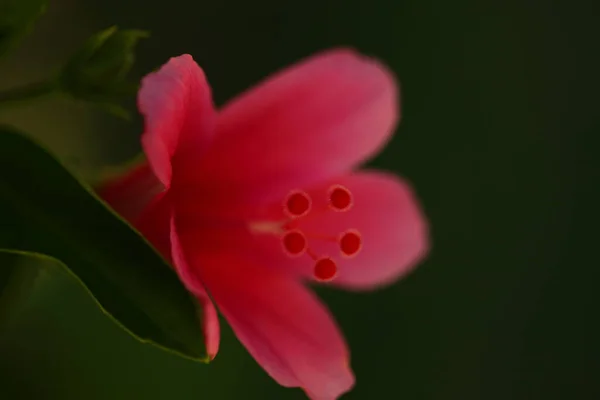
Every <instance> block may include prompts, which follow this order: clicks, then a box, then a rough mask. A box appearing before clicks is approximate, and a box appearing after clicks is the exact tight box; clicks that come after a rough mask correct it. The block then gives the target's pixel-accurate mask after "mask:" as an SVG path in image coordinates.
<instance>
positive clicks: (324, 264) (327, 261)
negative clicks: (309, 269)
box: [314, 258, 337, 282]
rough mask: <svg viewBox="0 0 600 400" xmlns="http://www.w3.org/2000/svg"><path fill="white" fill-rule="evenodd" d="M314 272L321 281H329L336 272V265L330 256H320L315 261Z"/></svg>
mask: <svg viewBox="0 0 600 400" xmlns="http://www.w3.org/2000/svg"><path fill="white" fill-rule="evenodd" d="M314 274H315V278H316V279H317V280H319V281H321V282H327V281H330V280H332V279H333V278H335V276H336V274H337V265H336V263H335V261H333V260H332V259H331V258H321V259H319V260H318V261H317V262H316V263H315V269H314Z"/></svg>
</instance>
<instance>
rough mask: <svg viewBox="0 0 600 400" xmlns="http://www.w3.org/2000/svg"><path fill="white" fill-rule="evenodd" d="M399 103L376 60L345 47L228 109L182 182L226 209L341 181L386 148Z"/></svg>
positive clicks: (296, 68) (303, 64) (263, 86)
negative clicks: (343, 175)
mask: <svg viewBox="0 0 600 400" xmlns="http://www.w3.org/2000/svg"><path fill="white" fill-rule="evenodd" d="M397 97H398V96H397V87H396V83H395V80H394V78H393V76H392V74H391V73H390V71H389V70H387V69H386V68H385V67H384V66H383V65H382V64H380V63H379V62H377V61H375V60H372V59H369V58H366V57H363V56H361V55H359V54H357V53H355V52H353V51H351V50H345V49H342V50H333V51H328V52H324V53H321V54H318V55H316V56H313V57H311V58H308V59H307V60H305V61H303V62H301V63H299V64H297V65H295V66H292V67H290V68H287V69H285V70H283V71H281V72H279V73H277V74H275V75H274V76H273V77H271V78H270V79H268V80H266V81H265V82H263V83H262V84H259V85H258V86H257V87H255V88H253V89H251V90H249V91H248V92H246V93H244V94H242V95H241V96H239V97H238V98H236V99H234V100H233V101H232V102H230V103H229V104H227V105H226V106H225V107H224V108H223V110H222V111H220V113H219V117H218V123H217V134H216V136H215V139H214V141H213V142H212V143H211V148H210V151H208V152H207V153H206V154H205V156H204V157H203V158H202V159H201V160H199V163H198V166H197V168H195V169H193V170H187V171H186V174H187V176H186V178H185V179H186V180H189V181H195V182H198V181H199V182H201V185H202V187H203V188H205V189H207V190H206V192H205V196H206V195H210V194H213V195H214V198H215V201H214V203H215V204H223V201H228V200H229V202H231V203H233V202H235V201H236V199H239V198H243V199H244V201H245V202H251V201H252V200H253V199H256V198H257V197H258V198H260V200H261V201H264V200H265V196H271V197H277V196H281V195H282V193H281V190H282V188H283V187H288V186H289V185H296V186H304V185H307V184H310V183H313V182H315V181H318V180H322V179H327V178H330V177H332V176H337V175H339V174H341V173H343V172H344V171H347V170H349V169H350V168H351V167H353V166H355V165H357V164H359V163H362V162H363V161H365V160H366V159H367V158H369V157H371V156H373V155H374V154H376V153H377V152H379V150H380V149H381V148H382V147H383V146H384V145H385V143H386V142H387V140H388V139H389V138H390V136H391V134H392V132H393V129H394V127H395V125H396V122H397V119H398V108H399V106H398V98H397ZM207 201H208V200H207Z"/></svg>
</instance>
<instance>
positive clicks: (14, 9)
mask: <svg viewBox="0 0 600 400" xmlns="http://www.w3.org/2000/svg"><path fill="white" fill-rule="evenodd" d="M47 5H48V0H0V55H4V54H5V53H7V52H8V51H9V50H11V49H12V48H13V47H15V45H16V44H17V43H18V42H19V40H20V39H21V38H22V37H23V36H25V35H26V34H27V33H29V32H30V31H31V30H32V29H33V25H34V23H35V21H36V20H37V19H38V18H39V17H40V16H41V15H42V14H43V13H44V11H46V7H47Z"/></svg>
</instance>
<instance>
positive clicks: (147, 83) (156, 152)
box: [138, 54, 216, 188]
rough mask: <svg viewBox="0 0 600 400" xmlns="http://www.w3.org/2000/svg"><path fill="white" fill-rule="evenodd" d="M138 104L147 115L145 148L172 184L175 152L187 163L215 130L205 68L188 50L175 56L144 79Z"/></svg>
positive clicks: (155, 167) (160, 175) (156, 170)
mask: <svg viewBox="0 0 600 400" xmlns="http://www.w3.org/2000/svg"><path fill="white" fill-rule="evenodd" d="M138 107H139V110H140V112H141V113H142V114H143V116H144V119H145V132H144V135H143V136H142V146H143V148H144V152H145V153H146V156H147V157H148V161H149V162H150V166H151V167H152V170H153V171H154V173H155V174H156V176H157V177H158V179H159V180H160V181H161V182H162V184H163V185H164V186H165V187H167V188H168V187H169V186H170V184H171V176H172V159H173V157H174V156H175V154H176V153H177V162H178V163H182V164H183V165H184V166H186V161H187V160H189V159H190V158H191V159H192V160H195V157H197V156H198V155H199V154H201V152H203V151H204V150H205V148H206V145H207V142H208V141H210V139H211V138H212V135H213V133H214V127H215V123H216V111H215V109H214V106H213V103H212V98H211V90H210V87H209V86H208V83H207V82H206V78H205V76H204V72H202V69H200V67H199V66H198V64H196V63H195V62H194V60H193V58H192V57H191V56H190V55H188V54H184V55H182V56H179V57H173V58H171V59H170V60H169V61H168V62H167V63H166V64H165V65H163V66H162V67H161V68H160V69H159V70H158V71H157V72H153V73H150V74H148V75H147V76H146V77H145V78H144V79H143V80H142V84H141V89H140V91H139V94H138Z"/></svg>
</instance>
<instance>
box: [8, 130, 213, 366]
mask: <svg viewBox="0 0 600 400" xmlns="http://www.w3.org/2000/svg"><path fill="white" fill-rule="evenodd" d="M0 221H2V223H1V224H0V248H1V249H12V250H18V251H21V252H31V253H37V254H38V256H36V257H40V256H39V255H45V256H47V257H52V258H54V259H56V260H60V262H61V263H63V264H64V265H65V266H66V267H67V268H68V269H69V270H70V271H71V272H72V273H73V274H74V275H75V276H76V277H77V278H78V279H79V280H80V281H81V283H82V284H83V285H85V287H86V288H87V289H88V290H89V292H90V293H91V295H92V296H94V298H95V299H96V300H97V302H98V304H99V305H100V306H101V307H102V309H103V310H104V311H105V312H106V313H107V314H108V315H110V316H111V317H112V318H114V319H115V321H116V322H118V323H119V324H120V325H121V326H122V327H123V328H124V329H126V330H127V331H129V332H130V333H131V334H133V335H134V336H136V337H138V338H139V339H140V340H142V341H147V342H152V343H154V344H156V345H159V346H161V347H164V348H167V349H171V350H173V351H175V352H178V353H180V354H181V355H184V356H187V357H191V358H194V359H197V360H202V361H207V357H206V352H205V348H204V341H203V335H202V329H201V326H200V323H199V318H198V312H199V310H198V308H197V307H196V306H197V305H196V303H195V301H194V299H193V298H192V297H191V296H190V294H189V293H188V292H187V290H186V289H185V288H184V286H183V285H182V284H181V282H180V281H179V279H178V277H177V275H176V274H175V272H174V271H173V270H172V269H171V268H170V267H169V266H168V264H167V263H166V262H165V261H164V259H162V258H161V257H160V255H159V254H158V253H157V252H156V251H155V250H154V249H153V248H152V247H151V246H150V245H149V244H148V242H147V241H146V240H145V239H144V238H143V237H142V236H141V235H140V234H139V233H138V232H136V231H135V230H133V229H132V228H131V227H130V226H129V225H128V224H127V223H126V222H125V221H123V220H122V219H121V218H120V217H118V216H117V215H116V214H115V213H114V212H113V211H112V210H111V209H110V208H108V207H107V206H106V205H105V204H104V203H103V202H102V201H101V200H100V199H99V198H98V197H97V196H96V195H95V194H94V193H93V191H91V190H90V189H89V188H87V187H86V186H85V185H84V184H82V183H81V182H80V181H78V180H77V179H76V178H74V177H73V176H72V175H71V174H70V173H69V172H68V171H67V170H66V169H65V168H64V167H63V166H62V165H61V164H60V163H59V162H58V161H56V160H55V159H54V158H53V157H52V156H51V155H50V154H49V153H48V152H47V151H45V150H44V149H43V148H42V147H40V146H38V145H36V144H35V143H33V142H32V141H31V140H29V139H27V138H26V137H25V136H23V135H21V134H20V133H18V132H16V131H14V130H12V129H11V128H6V127H0Z"/></svg>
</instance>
